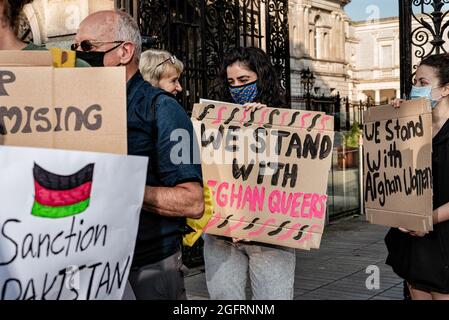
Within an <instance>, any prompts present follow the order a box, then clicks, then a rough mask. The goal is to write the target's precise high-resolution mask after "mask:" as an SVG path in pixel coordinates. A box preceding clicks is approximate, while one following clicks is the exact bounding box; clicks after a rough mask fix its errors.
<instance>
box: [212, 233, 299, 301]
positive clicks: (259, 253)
mask: <svg viewBox="0 0 449 320" xmlns="http://www.w3.org/2000/svg"><path fill="white" fill-rule="evenodd" d="M204 262H205V267H206V282H207V289H208V291H209V295H210V298H211V299H213V300H245V299H246V294H245V287H246V282H247V278H248V273H249V279H250V281H251V290H252V300H292V299H293V284H294V280H295V265H296V256H295V249H292V248H286V247H279V246H274V245H265V244H260V243H257V244H255V243H249V244H248V243H245V242H238V243H233V242H232V240H230V241H227V240H224V239H223V238H221V237H217V236H213V235H205V237H204Z"/></svg>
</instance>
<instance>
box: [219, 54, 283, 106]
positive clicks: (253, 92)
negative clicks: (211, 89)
mask: <svg viewBox="0 0 449 320" xmlns="http://www.w3.org/2000/svg"><path fill="white" fill-rule="evenodd" d="M220 80H221V83H220V92H221V93H222V97H221V100H223V101H227V102H233V103H238V104H243V105H244V104H251V103H258V104H262V105H266V106H268V107H271V108H287V107H288V106H287V103H286V101H285V91H284V89H283V88H282V87H281V83H280V81H279V77H278V75H277V73H276V70H275V68H274V66H273V64H272V63H271V60H270V57H269V56H268V55H267V54H266V53H265V52H264V51H263V50H261V49H259V48H255V47H246V48H235V49H231V50H229V51H228V52H227V53H226V54H225V56H224V58H223V63H222V67H221V73H220ZM245 92H250V94H249V95H246V94H245Z"/></svg>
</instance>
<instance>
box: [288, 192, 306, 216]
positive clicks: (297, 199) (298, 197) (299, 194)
mask: <svg viewBox="0 0 449 320" xmlns="http://www.w3.org/2000/svg"><path fill="white" fill-rule="evenodd" d="M302 196H303V193H302V192H296V193H295V194H294V196H293V201H292V210H291V212H290V216H291V217H292V218H299V217H300V214H299V212H297V211H296V208H298V207H299V206H300V205H301V201H300V200H301V198H302Z"/></svg>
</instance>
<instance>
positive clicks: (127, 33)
mask: <svg viewBox="0 0 449 320" xmlns="http://www.w3.org/2000/svg"><path fill="white" fill-rule="evenodd" d="M116 13H117V16H118V22H117V29H116V33H117V34H116V40H119V41H129V42H132V43H134V44H135V46H136V51H135V52H134V58H135V59H136V61H137V62H139V60H140V54H141V53H142V36H141V35H140V30H139V26H138V25H137V22H136V21H135V20H134V18H133V17H132V16H131V15H129V14H128V13H126V12H124V11H121V10H117V11H116Z"/></svg>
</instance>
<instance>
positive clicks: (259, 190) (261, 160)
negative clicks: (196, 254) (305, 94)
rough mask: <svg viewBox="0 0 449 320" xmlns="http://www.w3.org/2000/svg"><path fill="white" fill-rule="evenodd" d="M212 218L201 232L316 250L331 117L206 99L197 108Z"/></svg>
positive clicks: (322, 214)
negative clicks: (212, 212)
mask: <svg viewBox="0 0 449 320" xmlns="http://www.w3.org/2000/svg"><path fill="white" fill-rule="evenodd" d="M192 121H193V125H194V129H195V132H196V138H197V140H198V142H199V143H200V144H201V163H202V168H203V178H204V181H205V183H207V185H208V186H209V187H210V188H211V190H212V194H213V199H214V208H215V212H214V215H213V217H212V218H211V220H210V221H209V223H208V225H207V226H206V228H205V232H206V233H210V234H215V235H224V236H228V237H236V238H242V239H248V240H251V241H258V242H264V243H271V244H277V245H282V246H287V247H293V248H301V249H306V250H308V249H310V248H318V247H319V245H320V241H321V235H322V233H323V229H324V223H325V219H326V203H327V195H326V191H327V181H328V174H329V171H330V166H331V158H332V144H333V137H334V134H333V117H331V116H327V115H325V114H324V113H320V112H311V111H299V110H287V109H275V108H262V109H260V108H255V109H253V110H246V109H244V108H243V107H242V106H240V105H231V104H228V103H220V102H213V101H207V104H197V105H195V106H194V109H193V113H192Z"/></svg>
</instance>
